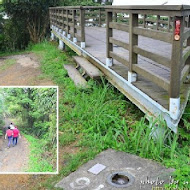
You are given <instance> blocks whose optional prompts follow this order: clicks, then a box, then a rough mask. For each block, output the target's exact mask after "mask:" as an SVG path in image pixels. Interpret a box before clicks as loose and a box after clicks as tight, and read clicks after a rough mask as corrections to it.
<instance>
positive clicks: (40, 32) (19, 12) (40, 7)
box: [3, 0, 59, 43]
mask: <svg viewBox="0 0 190 190" xmlns="http://www.w3.org/2000/svg"><path fill="white" fill-rule="evenodd" d="M58 3H59V0H4V1H3V5H4V8H5V12H6V13H7V14H8V16H9V17H10V19H13V20H14V21H16V22H17V25H18V23H19V22H22V28H20V29H21V30H22V29H27V32H28V34H29V36H30V40H31V41H32V42H33V43H38V42H40V41H41V40H43V39H44V36H45V34H46V32H47V30H48V28H49V14H48V11H49V7H50V6H57V5H58Z"/></svg>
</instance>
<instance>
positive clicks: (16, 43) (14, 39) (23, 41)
mask: <svg viewBox="0 0 190 190" xmlns="http://www.w3.org/2000/svg"><path fill="white" fill-rule="evenodd" d="M61 5H63V6H68V5H97V4H95V3H93V1H92V0H82V1H78V0H74V1H71V0H30V1H28V0H3V1H2V4H1V2H0V54H1V53H2V52H7V51H8V52H10V51H11V52H14V51H18V50H23V49H26V48H27V47H28V46H30V44H34V43H38V42H41V41H43V40H44V39H46V38H48V36H49V35H50V30H49V14H48V12H49V7H53V6H61ZM4 16H6V17H4ZM5 18H6V19H5Z"/></svg>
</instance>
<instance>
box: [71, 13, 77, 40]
mask: <svg viewBox="0 0 190 190" xmlns="http://www.w3.org/2000/svg"><path fill="white" fill-rule="evenodd" d="M72 13H73V19H72V21H73V34H74V36H73V37H75V34H76V33H77V30H76V28H75V26H76V20H75V17H76V10H73V12H72Z"/></svg>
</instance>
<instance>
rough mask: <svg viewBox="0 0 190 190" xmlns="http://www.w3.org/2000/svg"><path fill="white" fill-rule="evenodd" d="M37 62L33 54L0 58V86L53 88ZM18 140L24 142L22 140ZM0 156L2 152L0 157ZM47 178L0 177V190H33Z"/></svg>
mask: <svg viewBox="0 0 190 190" xmlns="http://www.w3.org/2000/svg"><path fill="white" fill-rule="evenodd" d="M39 60H40V58H39V57H38V56H37V55H35V54H34V53H25V54H22V55H13V56H4V57H0V86H15V85H16V86H19V85H20V86H30V85H34V86H35V85H36V86H55V84H54V83H53V81H52V80H51V79H50V78H46V77H44V76H43V75H42V72H41V70H40V63H39ZM19 140H21V141H24V140H23V138H21V139H19ZM1 141H2V143H3V140H1V139H0V147H1ZM21 141H20V142H21ZM14 148H16V147H14ZM11 149H12V148H10V149H9V151H10V150H11ZM1 154H2V151H0V156H1ZM21 154H22V152H21ZM0 172H1V171H0ZM48 177H49V176H48V175H26V174H23V175H14V174H13V175H8V176H7V175H0V190H29V189H33V185H34V184H36V183H41V182H42V181H43V180H45V179H46V178H48ZM10 180H11V181H10Z"/></svg>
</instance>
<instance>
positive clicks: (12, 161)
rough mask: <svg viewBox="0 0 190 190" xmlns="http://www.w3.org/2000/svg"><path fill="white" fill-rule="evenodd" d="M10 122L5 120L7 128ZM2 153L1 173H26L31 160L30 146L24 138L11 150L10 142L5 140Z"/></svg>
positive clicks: (0, 161) (0, 159) (0, 158)
mask: <svg viewBox="0 0 190 190" xmlns="http://www.w3.org/2000/svg"><path fill="white" fill-rule="evenodd" d="M10 122H11V121H10V120H9V119H6V120H5V126H4V127H7V126H8V125H9V124H10ZM2 141H3V143H2V147H1V151H0V172H1V173H4V172H24V171H26V169H27V167H28V160H29V144H28V142H27V140H26V139H25V138H24V136H22V138H21V139H20V138H19V139H18V144H17V145H16V146H15V147H13V145H11V148H9V149H8V148H7V142H8V140H7V139H6V140H3V139H2Z"/></svg>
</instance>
